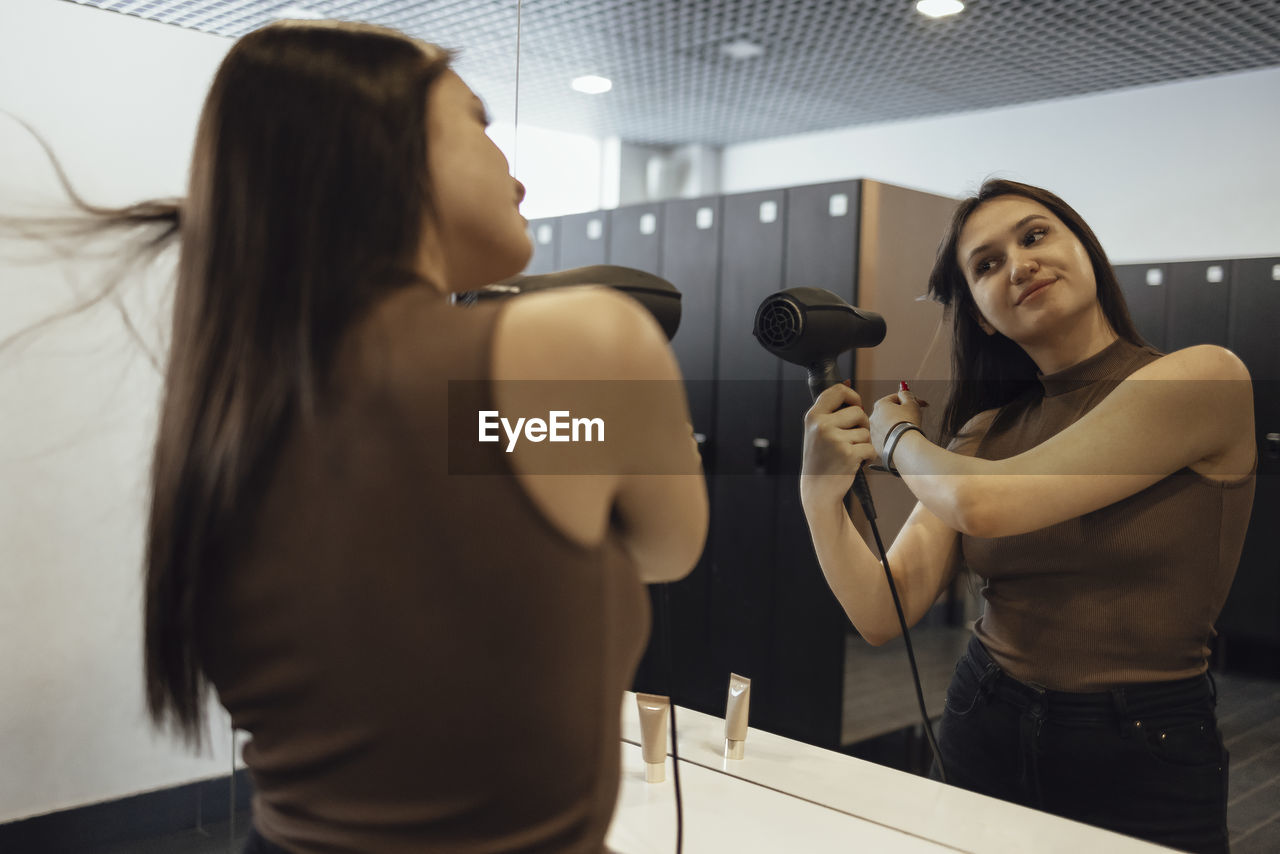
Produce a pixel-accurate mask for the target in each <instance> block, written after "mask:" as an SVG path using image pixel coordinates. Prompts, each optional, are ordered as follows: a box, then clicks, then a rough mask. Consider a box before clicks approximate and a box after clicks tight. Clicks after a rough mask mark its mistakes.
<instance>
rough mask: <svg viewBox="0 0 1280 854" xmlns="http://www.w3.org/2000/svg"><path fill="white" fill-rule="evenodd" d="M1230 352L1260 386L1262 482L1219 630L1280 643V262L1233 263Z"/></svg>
mask: <svg viewBox="0 0 1280 854" xmlns="http://www.w3.org/2000/svg"><path fill="white" fill-rule="evenodd" d="M1230 275H1231V305H1230V314H1229V321H1228V332H1227V347H1228V348H1229V349H1230V350H1231V351H1232V352H1234V353H1235V354H1236V355H1237V356H1239V357H1240V358H1241V359H1242V360H1243V361H1244V363H1245V365H1246V366H1247V367H1248V368H1249V374H1250V376H1251V377H1252V380H1253V402H1254V424H1255V430H1256V438H1257V442H1258V483H1257V490H1256V492H1255V493H1254V499H1253V514H1252V517H1251V519H1250V522H1249V533H1248V535H1247V536H1246V537H1245V543H1244V549H1243V551H1242V552H1241V555H1240V565H1239V568H1238V569H1237V571H1236V578H1235V582H1234V583H1233V584H1232V586H1231V594H1230V596H1228V598H1227V603H1226V605H1225V606H1224V608H1223V610H1222V615H1221V616H1220V617H1219V619H1218V632H1219V633H1220V634H1221V635H1222V636H1223V637H1224V638H1225V639H1226V641H1227V660H1228V662H1229V661H1230V660H1231V649H1232V644H1233V643H1235V644H1237V645H1238V643H1239V642H1240V641H1244V642H1262V643H1264V644H1271V645H1275V644H1280V535H1277V532H1276V527H1275V520H1276V519H1280V338H1277V336H1276V333H1275V323H1276V320H1277V319H1278V318H1280V258H1250V259H1243V260H1237V261H1233V262H1231V271H1230Z"/></svg>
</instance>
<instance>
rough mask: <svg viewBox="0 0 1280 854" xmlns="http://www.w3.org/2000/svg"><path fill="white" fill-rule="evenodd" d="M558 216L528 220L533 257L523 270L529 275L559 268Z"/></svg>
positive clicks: (549, 271)
mask: <svg viewBox="0 0 1280 854" xmlns="http://www.w3.org/2000/svg"><path fill="white" fill-rule="evenodd" d="M559 234H560V217H550V218H547V219H531V220H529V238H530V239H531V240H532V241H533V257H532V258H530V259H529V264H528V266H526V267H525V268H524V271H525V272H526V273H528V274H530V275H533V274H536V273H551V272H554V271H556V270H559V269H560V265H559V261H560V259H559V251H558V250H559V247H558V246H557V244H558V243H559V241H558V239H557V238H558V237H559Z"/></svg>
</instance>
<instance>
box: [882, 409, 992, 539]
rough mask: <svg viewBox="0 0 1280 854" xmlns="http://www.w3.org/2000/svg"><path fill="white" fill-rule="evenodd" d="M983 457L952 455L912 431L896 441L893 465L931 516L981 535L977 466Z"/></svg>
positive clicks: (984, 461) (955, 527) (963, 531)
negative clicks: (931, 513)
mask: <svg viewBox="0 0 1280 854" xmlns="http://www.w3.org/2000/svg"><path fill="white" fill-rule="evenodd" d="M984 463H986V464H988V465H990V463H989V462H988V461H987V460H979V459H975V458H973V457H967V456H965V455H964V454H955V453H952V452H950V451H948V450H946V449H944V448H939V447H938V446H937V445H935V444H933V443H932V442H930V441H929V440H928V439H927V438H925V435H924V434H923V433H920V432H918V431H915V430H912V431H910V432H908V433H907V434H906V435H904V436H903V437H902V438H901V439H899V440H898V445H897V447H896V448H895V449H894V452H893V466H894V468H896V469H897V470H898V473H899V474H900V475H901V476H902V480H903V482H904V483H906V485H907V488H908V489H910V490H911V493H912V494H913V495H915V497H916V498H918V499H919V500H920V503H921V504H923V505H924V506H925V507H927V508H929V510H930V511H932V512H933V514H934V515H935V516H937V517H938V518H939V519H941V520H942V521H944V522H946V523H947V524H948V525H950V526H951V527H952V528H954V529H955V530H957V531H960V532H961V533H965V534H970V535H972V536H983V534H981V533H979V532H978V531H979V529H980V528H981V521H980V519H981V511H980V508H979V506H978V505H979V499H980V498H981V490H980V489H978V488H977V485H978V483H979V472H978V469H979V468H980V467H981V466H982V465H983V464H984Z"/></svg>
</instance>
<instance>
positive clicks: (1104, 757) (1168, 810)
mask: <svg viewBox="0 0 1280 854" xmlns="http://www.w3.org/2000/svg"><path fill="white" fill-rule="evenodd" d="M1216 701H1217V696H1216V691H1215V690H1214V688H1213V682H1212V678H1211V677H1208V675H1207V674H1206V675H1205V676H1197V677H1193V678H1190V679H1179V680H1175V681H1171V682H1152V683H1142V684H1136V685H1124V686H1120V687H1117V688H1115V689H1112V690H1111V691H1105V692H1099V693H1091V694H1078V693H1067V692H1062V691H1048V690H1046V689H1044V688H1041V687H1039V686H1036V685H1029V684H1026V683H1023V682H1019V681H1018V680H1016V679H1014V678H1012V677H1011V676H1009V675H1008V674H1006V673H1005V672H1004V671H1003V670H1001V669H1000V667H999V666H998V665H997V664H996V663H995V662H994V661H992V660H991V656H990V655H989V654H988V653H987V650H986V649H985V648H984V647H983V646H982V644H981V643H979V642H978V639H977V638H973V639H971V640H970V642H969V649H968V652H966V653H965V654H964V655H963V656H962V657H961V658H960V661H959V663H958V664H957V665H956V672H955V676H954V677H953V678H952V680H951V685H950V687H949V688H948V689H947V701H946V705H945V707H944V709H943V712H942V723H941V725H940V726H939V730H938V746H939V749H940V751H941V753H942V761H943V763H944V764H945V766H946V771H947V782H948V783H950V784H952V785H955V786H959V787H961V788H964V789H969V790H971V791H974V792H979V793H981V794H984V795H990V796H992V797H996V798H1000V799H1002V800H1006V801H1011V802H1013V803H1016V804H1022V805H1023V806H1028V807H1032V808H1034V809H1039V810H1044V811H1046V812H1050V813H1054V814H1055V815H1060V816H1063V817H1064V818H1070V819H1074V820H1076V821H1081V822H1084V823H1086V824H1092V825H1095V826H1097V827H1103V828H1106V829H1108V830H1114V831H1116V832H1118V833H1124V834H1127V835H1129V836H1136V837H1139V838H1141V839H1146V840H1150V841H1151V842H1156V843H1158V844H1161V845H1167V846H1169V847H1171V848H1178V849H1182V850H1186V851H1195V852H1215V854H1219V853H1220V852H1226V851H1227V850H1228V849H1227V750H1226V748H1225V747H1224V746H1223V743H1222V734H1221V732H1219V730H1218V725H1217V719H1216V718H1215V716H1214V707H1215V705H1216ZM931 776H933V777H934V778H935V779H937V768H936V766H935V767H934V769H933V771H932V773H931Z"/></svg>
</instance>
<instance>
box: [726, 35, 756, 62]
mask: <svg viewBox="0 0 1280 854" xmlns="http://www.w3.org/2000/svg"><path fill="white" fill-rule="evenodd" d="M720 52H721V53H723V54H724V55H725V56H731V57H733V58H734V59H751V58H753V57H757V56H759V55H760V54H762V53H764V47H762V46H761V45H758V44H756V43H755V42H753V41H747V40H746V39H734V40H733V41H731V42H729V43H727V44H722V45H720Z"/></svg>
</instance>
